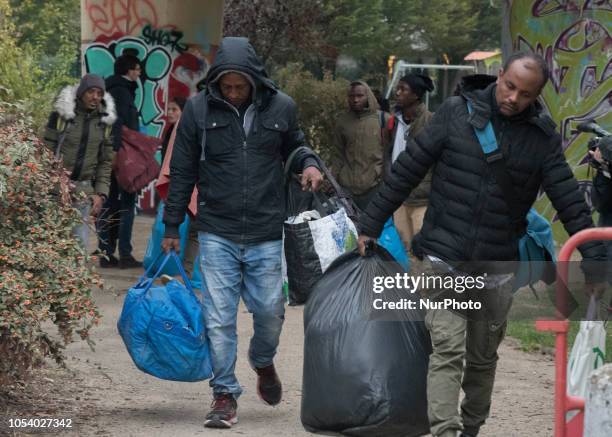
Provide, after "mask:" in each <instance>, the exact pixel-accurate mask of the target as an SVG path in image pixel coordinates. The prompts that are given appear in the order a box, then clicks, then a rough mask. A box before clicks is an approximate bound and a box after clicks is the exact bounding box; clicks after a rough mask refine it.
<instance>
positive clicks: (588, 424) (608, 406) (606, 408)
mask: <svg viewBox="0 0 612 437" xmlns="http://www.w3.org/2000/svg"><path fill="white" fill-rule="evenodd" d="M584 411H585V413H584V434H583V435H584V436H585V437H587V436H588V437H610V436H612V364H606V365H605V366H602V367H600V368H599V369H597V370H595V371H593V373H592V374H591V376H590V378H589V382H588V386H587V395H586V403H585V408H584Z"/></svg>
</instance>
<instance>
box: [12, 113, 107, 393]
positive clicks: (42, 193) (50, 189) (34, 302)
mask: <svg viewBox="0 0 612 437" xmlns="http://www.w3.org/2000/svg"><path fill="white" fill-rule="evenodd" d="M11 110H12V112H13V114H10V113H9V112H8V111H7V107H6V105H5V104H4V103H1V102H0V356H1V357H2V359H1V360H0V385H2V384H4V383H6V382H8V381H11V380H14V379H22V378H24V376H25V375H26V373H27V371H28V370H29V369H30V368H31V367H32V366H34V365H36V364H38V363H40V362H41V361H42V359H43V358H44V357H46V356H50V357H52V358H54V359H55V360H57V361H58V362H62V359H63V356H62V352H61V350H62V348H63V346H64V345H65V344H67V343H69V342H70V341H72V339H73V334H74V333H77V334H78V335H79V336H80V337H81V338H82V339H85V340H88V335H89V330H90V328H91V327H92V326H93V325H95V324H96V323H97V322H98V319H99V317H100V315H99V313H98V310H97V309H96V307H95V305H94V303H93V302H92V300H91V288H92V286H94V285H97V286H101V285H102V284H101V281H100V278H99V276H98V275H97V274H96V273H95V271H94V270H93V267H92V259H91V258H90V257H89V256H88V255H87V254H86V253H84V251H83V250H82V249H81V248H80V246H79V244H78V243H77V241H76V240H75V238H74V237H73V236H72V229H73V228H74V226H75V225H77V224H79V223H80V221H81V216H80V214H79V212H78V211H77V210H76V209H74V208H72V200H71V192H70V188H69V185H70V182H69V179H68V177H67V175H66V173H65V171H64V170H63V169H62V165H61V163H60V162H58V161H56V160H55V159H54V157H53V155H52V153H51V152H50V150H49V149H48V148H47V147H46V146H45V145H43V144H42V143H41V142H40V140H38V139H37V138H36V136H35V135H34V133H33V131H32V130H31V129H30V128H29V127H28V126H27V124H26V123H25V122H24V119H27V118H25V117H23V116H20V115H19V107H18V105H13V106H12V107H11ZM49 320H50V321H53V322H54V324H55V326H57V328H58V331H59V334H60V338H59V339H58V338H57V335H54V334H53V333H52V332H49V327H50V326H53V325H49V324H48V323H45V322H46V321H49Z"/></svg>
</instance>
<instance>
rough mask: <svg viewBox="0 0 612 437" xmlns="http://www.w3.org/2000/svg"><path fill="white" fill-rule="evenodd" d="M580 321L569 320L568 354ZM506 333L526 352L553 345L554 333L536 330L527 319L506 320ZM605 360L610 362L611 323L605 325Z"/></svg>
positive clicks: (611, 348) (533, 324)
mask: <svg viewBox="0 0 612 437" xmlns="http://www.w3.org/2000/svg"><path fill="white" fill-rule="evenodd" d="M579 327H580V322H578V321H572V322H570V331H569V335H568V354H569V351H570V350H571V348H572V345H573V344H574V340H575V338H576V334H577V333H578V329H579ZM506 332H507V335H508V336H510V337H514V338H516V339H517V340H518V341H519V343H520V345H521V349H523V350H524V351H527V352H534V351H541V350H548V349H550V348H552V349H554V347H555V335H554V333H552V332H540V331H536V329H535V323H534V322H533V321H527V320H510V321H508V329H507V331H506ZM606 362H607V363H610V362H612V323H607V325H606Z"/></svg>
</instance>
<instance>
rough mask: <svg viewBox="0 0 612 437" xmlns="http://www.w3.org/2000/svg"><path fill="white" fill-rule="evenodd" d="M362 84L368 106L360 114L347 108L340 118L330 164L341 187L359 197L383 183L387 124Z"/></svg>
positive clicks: (369, 92)
mask: <svg viewBox="0 0 612 437" xmlns="http://www.w3.org/2000/svg"><path fill="white" fill-rule="evenodd" d="M359 84H360V85H362V86H363V87H365V89H366V93H367V97H368V106H367V108H365V110H364V111H362V112H360V113H356V112H354V111H351V110H350V108H348V110H347V112H345V113H343V114H341V115H340V117H339V118H338V121H337V122H336V144H335V146H336V147H335V148H334V150H333V156H332V163H331V164H332V170H333V173H334V176H335V177H336V179H337V180H338V182H339V183H340V185H342V186H343V187H345V188H347V189H348V190H349V191H350V192H351V193H352V194H356V195H360V194H364V193H366V192H368V191H370V190H371V189H372V188H374V187H376V186H377V185H378V184H379V183H380V182H381V180H382V173H383V155H384V147H383V143H382V127H383V126H384V125H385V124H386V117H385V116H384V115H383V119H382V120H381V112H380V110H379V106H378V102H377V101H376V97H375V96H374V93H373V92H372V90H371V89H370V87H369V86H368V84H367V83H365V82H363V81H359ZM381 122H382V123H381Z"/></svg>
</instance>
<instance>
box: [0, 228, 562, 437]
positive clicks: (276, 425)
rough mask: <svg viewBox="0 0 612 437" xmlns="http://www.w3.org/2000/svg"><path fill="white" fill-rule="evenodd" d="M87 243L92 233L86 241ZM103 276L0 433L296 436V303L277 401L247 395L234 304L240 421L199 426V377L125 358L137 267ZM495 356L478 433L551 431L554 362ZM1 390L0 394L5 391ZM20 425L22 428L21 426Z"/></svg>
mask: <svg viewBox="0 0 612 437" xmlns="http://www.w3.org/2000/svg"><path fill="white" fill-rule="evenodd" d="M152 223H153V219H152V218H149V217H138V218H137V220H136V224H135V229H134V234H133V235H134V240H135V243H136V244H135V247H136V249H135V255H136V257H137V258H139V259H142V256H143V253H144V249H145V244H146V241H147V239H148V236H149V232H150V227H151V225H152ZM94 246H95V244H94V243H93V241H92V249H93V247H94ZM102 273H103V277H104V279H105V282H106V284H107V286H110V287H111V288H112V289H114V292H112V291H109V290H104V291H97V292H95V294H94V297H95V300H96V302H97V304H98V305H99V307H100V309H101V312H102V314H103V316H104V317H103V321H102V323H101V325H100V326H99V327H98V328H97V329H95V330H94V331H93V332H92V336H93V340H94V341H95V343H96V347H95V352H94V351H91V349H90V348H89V346H88V345H87V344H85V343H84V342H77V343H74V344H72V345H70V346H69V347H68V348H67V350H66V355H67V357H68V359H67V363H66V364H67V369H60V368H57V366H55V365H53V364H49V365H48V366H47V367H46V368H44V369H41V370H40V371H37V372H36V377H35V378H34V379H33V380H32V381H31V382H29V383H28V384H27V385H25V386H22V385H15V386H13V387H12V388H11V387H9V389H8V391H6V390H5V394H4V395H0V435H11V436H21V435H71V436H72V435H74V436H177V437H182V436H196V435H207V436H217V435H219V436H220V435H225V436H229V435H240V436H260V437H264V436H266V437H267V436H271V435H279V436H298V435H308V434H310V433H308V432H306V431H305V430H304V429H303V428H302V425H301V423H300V393H301V375H302V349H303V327H302V308H301V307H287V313H286V322H285V325H284V329H283V334H282V338H281V344H280V349H279V353H278V356H277V359H276V366H277V369H278V372H279V375H280V377H281V380H282V381H283V387H284V396H283V401H282V402H281V404H280V405H279V406H277V407H274V408H272V407H269V406H266V405H264V404H263V403H262V402H261V401H260V400H259V399H258V397H257V393H256V389H255V374H254V372H253V371H252V370H251V369H250V368H249V366H248V364H247V360H246V355H247V347H248V340H249V338H250V335H251V332H252V327H251V318H250V316H249V314H248V313H247V312H246V309H245V308H244V307H242V308H241V310H240V312H239V319H238V330H239V333H238V335H239V346H238V349H239V350H238V362H237V365H236V371H237V375H238V378H239V380H240V382H241V384H242V385H243V387H244V393H243V395H242V397H241V398H240V400H239V410H238V414H239V420H240V423H239V424H238V425H236V426H234V427H233V428H232V429H231V430H222V431H218V430H209V429H205V428H204V427H203V421H204V415H205V414H206V411H207V409H208V407H209V404H210V400H211V390H210V389H209V387H208V383H207V382H202V383H177V382H168V381H162V380H158V379H156V378H154V377H152V376H148V375H146V374H144V373H142V372H140V371H139V370H138V369H136V367H135V366H134V365H133V363H132V361H131V359H130V357H129V355H128V353H127V352H126V350H125V347H124V345H123V343H122V341H121V338H120V337H119V335H118V333H117V329H116V323H117V319H118V317H119V314H120V311H121V306H122V302H123V298H124V296H125V294H126V291H127V289H128V288H129V287H130V286H131V285H132V284H133V283H134V282H135V279H136V278H137V277H138V276H139V274H140V273H141V272H140V271H138V270H118V269H111V270H103V271H102ZM500 357H501V359H500V363H499V367H498V374H497V380H496V386H495V391H494V395H493V406H492V410H491V417H490V418H489V420H488V422H487V424H486V425H485V426H484V427H483V429H482V430H481V435H482V436H499V437H509V436H527V435H529V436H551V435H552V434H553V431H552V424H553V422H552V420H553V418H552V410H553V381H554V363H553V361H552V357H550V356H548V355H541V354H528V353H525V352H522V351H520V350H518V348H517V347H516V342H515V341H513V339H506V340H505V341H504V343H503V344H502V346H501V348H500ZM7 393H8V394H7ZM11 418H12V419H16V418H66V419H71V420H72V428H71V429H66V428H56V429H50V428H46V429H42V428H39V429H36V430H33V429H31V428H29V429H27V430H23V429H22V430H20V429H18V428H9V424H10V422H9V419H11ZM24 431H27V432H24Z"/></svg>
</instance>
